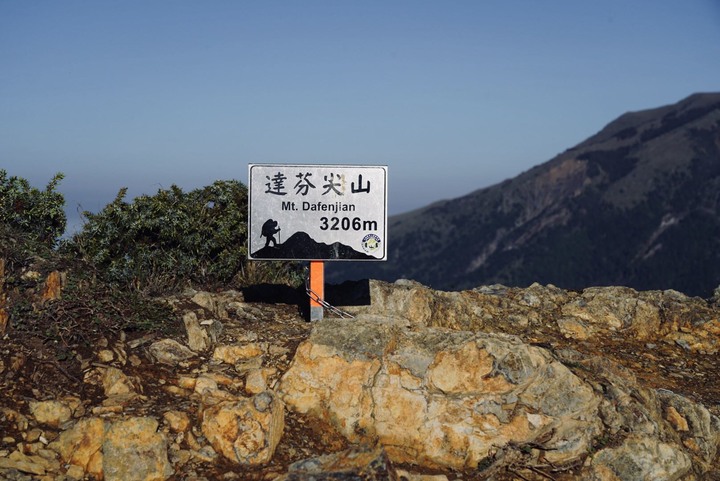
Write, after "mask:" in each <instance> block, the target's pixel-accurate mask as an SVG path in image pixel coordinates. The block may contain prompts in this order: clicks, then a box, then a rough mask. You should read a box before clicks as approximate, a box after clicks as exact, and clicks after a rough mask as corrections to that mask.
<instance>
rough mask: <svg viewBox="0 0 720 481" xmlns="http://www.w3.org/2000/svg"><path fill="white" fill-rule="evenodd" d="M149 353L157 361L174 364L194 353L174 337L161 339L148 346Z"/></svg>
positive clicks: (190, 356) (193, 355) (192, 355)
mask: <svg viewBox="0 0 720 481" xmlns="http://www.w3.org/2000/svg"><path fill="white" fill-rule="evenodd" d="M148 352H149V353H150V355H151V356H152V357H153V358H154V359H155V360H156V361H157V362H159V363H161V364H167V365H169V366H176V365H177V364H179V363H180V362H182V361H186V360H188V359H190V358H192V357H195V353H194V352H193V351H192V350H190V349H189V348H187V347H185V346H183V345H182V344H180V343H179V342H177V341H176V340H174V339H161V340H159V341H156V342H153V343H152V344H151V345H150V347H149V348H148Z"/></svg>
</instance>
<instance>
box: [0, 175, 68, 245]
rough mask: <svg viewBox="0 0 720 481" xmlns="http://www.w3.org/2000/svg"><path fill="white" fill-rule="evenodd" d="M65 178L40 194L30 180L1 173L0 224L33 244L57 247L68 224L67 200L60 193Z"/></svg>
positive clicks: (50, 185)
mask: <svg viewBox="0 0 720 481" xmlns="http://www.w3.org/2000/svg"><path fill="white" fill-rule="evenodd" d="M63 178H64V175H63V174H61V173H58V174H55V176H54V177H53V178H52V180H51V181H50V182H49V183H48V185H47V186H46V187H45V190H38V189H36V188H34V187H31V186H30V183H29V182H28V181H27V180H26V179H23V178H22V177H16V176H12V177H8V175H7V172H6V171H5V170H4V169H0V224H4V225H5V226H7V227H9V228H10V229H14V230H17V231H19V232H20V233H22V234H26V235H27V236H28V237H29V238H31V239H32V240H36V241H39V242H41V243H44V244H48V245H51V246H54V245H56V244H57V242H58V240H59V239H60V236H62V234H63V233H64V232H65V225H66V223H67V218H66V216H65V210H64V208H65V198H64V197H63V195H62V194H61V193H60V192H57V190H56V189H57V186H58V184H59V183H60V181H61V180H62V179H63Z"/></svg>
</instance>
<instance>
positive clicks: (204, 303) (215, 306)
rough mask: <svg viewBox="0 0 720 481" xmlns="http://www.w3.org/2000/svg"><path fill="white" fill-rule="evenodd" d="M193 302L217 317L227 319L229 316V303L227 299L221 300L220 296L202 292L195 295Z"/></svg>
mask: <svg viewBox="0 0 720 481" xmlns="http://www.w3.org/2000/svg"><path fill="white" fill-rule="evenodd" d="M191 300H192V301H193V302H194V303H195V304H197V305H198V306H200V307H202V308H203V309H206V310H207V311H209V312H211V313H212V314H213V315H214V316H215V317H218V318H220V319H225V318H226V317H227V316H228V314H227V310H226V308H225V306H226V305H227V302H228V301H227V300H226V299H220V297H219V296H216V295H213V294H211V293H210V292H204V291H200V292H198V293H197V294H195V295H194V296H193V297H192V299H191Z"/></svg>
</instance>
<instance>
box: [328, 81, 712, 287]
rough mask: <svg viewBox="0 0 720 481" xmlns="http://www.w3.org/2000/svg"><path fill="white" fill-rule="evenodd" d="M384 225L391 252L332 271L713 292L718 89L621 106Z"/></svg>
mask: <svg viewBox="0 0 720 481" xmlns="http://www.w3.org/2000/svg"><path fill="white" fill-rule="evenodd" d="M388 227H389V229H388V230H389V237H390V238H389V242H388V247H389V250H388V259H389V260H388V262H386V263H382V264H379V263H378V264H372V265H357V264H353V265H342V266H335V265H333V266H331V267H330V268H329V269H328V278H329V279H330V280H331V281H339V280H342V279H358V278H363V277H371V278H377V279H384V280H394V279H397V278H410V279H414V280H418V281H420V282H422V283H424V284H427V285H429V286H432V287H434V288H439V289H446V290H455V289H465V288H471V287H475V286H477V285H480V284H489V283H502V284H506V285H521V286H522V285H529V284H531V283H533V282H540V283H542V284H547V283H551V284H555V285H558V286H560V287H564V288H582V287H586V286H591V285H618V284H619V285H626V286H630V287H634V288H637V289H668V288H672V289H676V290H679V291H683V292H685V293H688V294H691V295H703V296H709V295H710V293H711V292H712V289H713V288H714V287H716V286H718V284H720V93H712V94H695V95H692V96H690V97H688V98H686V99H684V100H682V101H680V102H678V103H677V104H674V105H669V106H665V107H660V108H656V109H651V110H644V111H640V112H631V113H626V114H624V115H622V116H621V117H619V118H618V119H617V120H615V121H613V122H612V123H610V124H609V125H607V126H606V127H605V128H604V129H602V130H601V131H600V132H598V133H597V134H596V135H594V136H592V137H590V138H589V139H587V140H585V141H584V142H582V143H580V144H579V145H577V146H575V147H573V148H571V149H568V150H567V151H565V152H563V153H562V154H560V155H558V156H556V157H555V158H553V159H551V160H550V161H548V162H546V163H544V164H541V165H539V166H536V167H534V168H532V169H530V170H528V171H526V172H524V173H522V174H520V175H519V176H517V177H515V178H513V179H510V180H506V181H505V182H502V183H500V184H497V185H494V186H492V187H488V188H485V189H480V190H477V191H475V192H472V193H470V194H468V195H465V196H463V197H459V198H456V199H452V200H446V201H441V202H436V203H434V204H431V205H429V206H427V207H424V208H422V209H419V210H416V211H413V212H409V213H406V214H402V215H399V216H394V217H391V218H390V219H389V226H388Z"/></svg>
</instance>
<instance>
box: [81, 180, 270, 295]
mask: <svg viewBox="0 0 720 481" xmlns="http://www.w3.org/2000/svg"><path fill="white" fill-rule="evenodd" d="M126 193H127V189H121V190H120V192H119V193H118V195H117V197H116V198H115V200H114V201H113V202H111V203H110V204H108V205H107V206H105V208H103V210H102V211H100V212H99V213H97V214H93V213H90V212H85V213H84V214H83V216H84V217H85V219H86V223H85V224H84V226H83V229H82V230H81V231H80V233H78V234H76V235H75V236H74V237H73V239H72V241H71V243H70V244H71V245H72V246H73V248H74V249H76V251H77V252H78V253H79V254H80V255H81V256H82V257H83V258H85V259H86V260H88V261H89V262H90V263H91V264H93V265H94V266H96V268H97V269H98V272H99V273H100V274H101V275H103V276H104V277H105V278H106V279H107V280H109V281H111V282H113V283H116V284H118V285H121V286H130V287H133V288H135V289H138V290H140V291H142V292H145V293H147V294H151V295H155V294H165V293H168V292H172V291H175V290H177V289H180V288H182V287H184V286H186V285H188V284H194V285H201V286H205V287H208V286H214V285H220V284H223V285H227V284H228V283H231V282H232V281H233V280H234V279H235V280H238V279H242V280H243V281H245V282H250V281H252V280H253V279H250V278H249V277H248V269H247V268H246V262H247V261H246V257H247V247H246V240H247V187H245V186H244V185H243V184H242V183H240V182H238V181H216V182H214V183H213V184H212V185H210V186H207V187H204V188H201V189H196V190H193V191H190V192H187V193H186V192H183V191H182V189H180V188H179V187H178V186H176V185H173V186H171V187H170V188H169V189H160V190H158V192H157V194H155V195H153V196H149V195H142V196H139V197H137V198H135V199H134V200H133V201H132V202H126V201H125V196H126ZM274 272H277V271H274ZM267 274H268V273H264V275H267ZM251 277H252V276H251Z"/></svg>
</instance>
